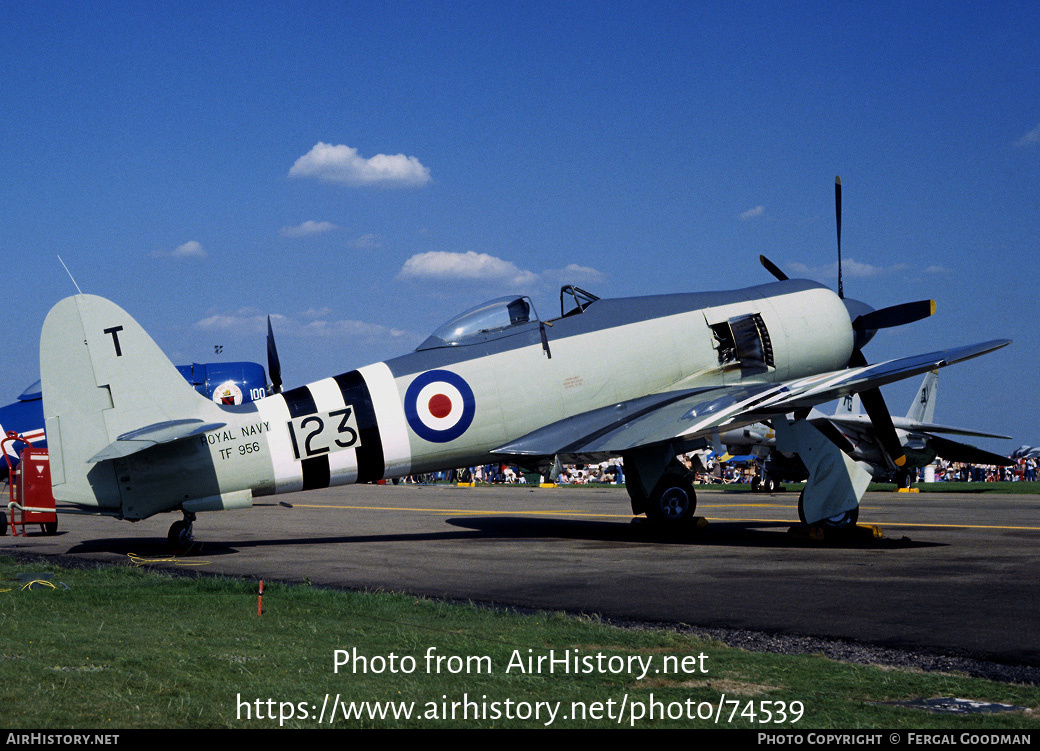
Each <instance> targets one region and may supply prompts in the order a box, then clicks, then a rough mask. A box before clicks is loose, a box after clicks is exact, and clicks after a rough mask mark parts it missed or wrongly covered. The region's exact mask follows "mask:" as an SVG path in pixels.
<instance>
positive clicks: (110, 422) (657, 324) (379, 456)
mask: <svg viewBox="0 0 1040 751" xmlns="http://www.w3.org/2000/svg"><path fill="white" fill-rule="evenodd" d="M839 190H840V188H838V187H836V199H837V201H836V203H837V205H838V206H840V193H839V192H838V191H839ZM839 212H840V209H839ZM839 216H840V213H839ZM839 238H840V230H839ZM839 248H840V242H839ZM839 260H840V252H839ZM762 262H763V265H765V267H766V268H767V269H768V270H769V271H770V272H771V273H772V274H773V275H774V276H775V277H776V278H777V281H776V282H773V283H771V284H763V285H759V286H755V287H750V288H747V289H739V290H732V291H722V292H706V293H691V294H669V295H657V296H650V297H638V298H627V299H613V300H608V299H599V298H597V297H596V296H595V295H590V294H588V293H587V292H584V291H583V290H580V289H578V288H576V287H572V286H565V287H564V288H563V289H562V290H561V309H560V315H559V316H557V317H554V318H550V319H542V318H540V317H539V316H538V315H537V314H536V313H535V309H534V306H533V304H532V303H531V300H530V299H529V298H528V297H526V296H522V295H513V296H508V297H503V298H498V299H496V300H492V301H490V302H488V303H485V304H484V305H480V306H477V307H476V308H473V309H471V310H468V311H466V312H465V313H462V314H461V315H459V316H456V317H455V318H453V319H451V320H450V321H448V322H447V323H446V324H444V325H443V326H441V327H440V328H438V329H437V330H436V331H435V332H434V333H433V334H432V335H431V336H430V337H429V338H428V339H427V340H426V341H424V342H423V343H422V344H421V345H420V346H419V347H418V348H417V349H416V351H414V352H412V353H410V354H407V355H404V356H402V357H398V358H395V359H392V360H388V361H386V362H381V363H376V364H374V365H369V366H366V367H363V368H360V369H358V370H354V371H350V372H347V373H343V374H341V375H337V376H333V377H329V378H326V379H324V380H321V381H318V382H316V383H312V384H309V385H306V386H302V387H299V388H295V389H291V390H289V391H286V392H285V393H282V394H280V395H276V396H272V397H269V398H266V399H262V400H260V401H258V402H250V403H247V404H240V405H233V406H232V405H219V404H215V403H214V402H213V401H211V400H208V399H205V398H203V397H202V396H201V395H199V394H198V393H196V392H195V391H194V390H193V389H191V388H190V386H188V385H187V384H186V383H185V382H184V379H183V378H182V377H181V376H180V375H179V374H178V373H177V371H176V370H175V369H174V367H173V366H172V365H171V364H170V362H169V360H168V359H167V358H166V357H165V355H163V353H162V351H161V350H160V349H159V348H158V347H157V346H156V344H155V343H154V342H153V341H152V339H151V338H150V337H149V336H148V334H147V333H145V331H144V330H143V329H142V328H141V326H140V325H139V324H138V323H137V322H136V321H135V320H134V319H133V318H132V317H131V316H130V315H129V314H128V313H127V312H126V311H124V310H122V309H121V308H119V307H118V306H117V305H115V304H114V303H111V302H109V301H108V300H105V299H102V298H99V297H94V296H90V295H76V296H74V297H69V298H66V299H65V300H62V301H61V302H59V303H58V304H57V305H55V306H54V308H53V309H52V310H51V312H50V313H49V314H48V316H47V319H46V321H45V322H44V325H43V331H42V334H41V340H40V372H41V374H42V379H43V400H44V415H45V420H46V429H47V437H48V440H49V443H50V459H51V471H52V484H53V490H54V496H55V498H56V499H57V500H58V501H59V502H60V503H64V504H73V505H75V506H79V507H84V508H89V509H92V510H94V511H96V512H99V513H104V514H109V515H112V516H114V517H118V518H122V519H130V520H136V519H144V518H146V517H149V516H152V515H154V514H157V513H161V512H165V511H175V510H179V511H181V512H182V514H183V518H182V519H181V520H180V521H178V522H176V523H175V524H173V525H172V527H171V528H170V533H169V538H170V540H171V542H173V543H175V544H178V543H184V542H186V541H187V540H188V539H189V538H190V536H191V532H192V524H193V521H194V520H195V517H196V514H197V513H198V512H201V511H212V510H227V509H235V508H245V507H248V506H250V505H252V502H253V498H254V497H257V496H263V495H270V494H274V493H285V492H291V491H299V490H308V489H312V488H324V487H328V486H330V485H343V484H349V483H355V482H370V481H375V480H379V479H382V478H393V477H402V476H406V475H410V474H417V473H423V472H433V471H438V470H443V469H451V468H456V467H463V466H472V465H476V464H484V463H489V462H495V461H506V462H510V463H516V464H519V465H521V466H523V467H528V468H534V469H537V470H538V471H540V472H542V473H551V472H552V467H558V466H559V464H560V463H572V462H590V461H599V460H600V459H602V458H603V457H606V456H616V455H620V456H622V457H623V459H624V467H625V479H626V486H627V488H628V493H629V496H630V499H631V503H632V509H633V512H634V513H637V514H639V513H646V515H647V516H648V517H650V519H651V520H653V521H654V522H656V523H657V524H659V525H661V526H662V527H666V528H681V527H684V526H686V525H687V524H688V523H689V522H690V521H691V520H692V519H693V518H694V511H695V508H696V498H695V495H694V490H693V485H692V481H691V473H690V471H689V470H688V469H687V468H686V467H685V466H684V465H683V464H681V463H680V462H679V461H678V460H677V459H676V455H677V454H679V453H682V452H684V451H688V450H690V449H692V448H696V447H699V446H703V445H705V443H706V441H707V440H709V439H710V437H711V436H712V435H714V434H717V433H718V432H719V431H724V430H727V429H729V428H731V427H739V426H741V425H746V424H751V423H755V422H761V421H763V420H771V421H772V424H773V427H774V429H775V430H776V434H777V438H778V443H777V447H778V449H780V450H782V451H791V452H795V453H798V454H799V455H800V456H801V457H802V459H803V461H804V462H805V463H806V465H807V466H808V469H809V482H808V483H807V485H806V488H805V490H804V491H803V493H802V496H801V498H800V501H799V508H800V513H801V516H802V517H803V519H804V520H805V521H806V522H808V523H810V524H820V525H826V526H831V527H835V528H842V527H846V526H848V525H851V524H854V523H855V520H856V518H857V516H858V512H859V500H860V498H861V497H862V495H863V493H864V492H865V490H866V487H867V485H868V484H869V481H870V474H869V472H868V471H867V470H866V469H865V468H864V467H863V466H862V465H861V464H859V463H856V462H855V461H853V460H852V459H851V458H849V457H848V456H847V455H846V454H845V453H843V452H842V451H841V450H839V449H838V447H837V446H836V445H835V444H834V443H832V442H831V441H830V440H828V438H827V437H826V436H825V435H824V434H823V433H821V432H820V431H819V430H818V429H817V428H815V427H814V426H813V425H812V424H811V423H809V422H808V421H807V420H806V419H805V418H806V417H807V416H808V413H809V410H810V408H811V407H813V406H814V405H817V404H822V403H824V402H828V401H832V400H834V399H838V398H842V397H845V396H847V395H850V394H855V393H859V394H861V396H862V398H863V403H864V406H865V407H866V410H867V414H868V415H869V416H870V420H871V421H872V422H873V423H874V425H875V428H876V430H877V432H878V437H879V445H880V447H881V450H883V451H884V452H885V453H886V454H887V456H888V457H889V458H890V459H891V460H892V461H893V462H894V463H895V464H896V466H902V465H903V464H905V462H906V458H905V457H904V456H903V453H902V447H901V445H900V443H899V440H898V437H897V435H896V431H895V428H894V427H893V425H892V420H891V416H890V415H889V414H888V409H887V407H886V406H885V403H884V399H883V397H882V396H881V391H880V387H881V386H883V385H885V384H887V383H891V382H894V381H897V380H900V379H903V378H908V377H911V376H914V375H919V374H922V373H925V372H927V371H929V370H932V369H935V368H940V367H944V366H946V365H951V364H953V363H956V362H960V361H962V360H966V359H968V358H972V357H977V356H979V355H982V354H985V353H987V352H991V351H993V350H995V349H998V348H1000V347H1003V346H1005V345H1006V344H1008V341H1007V340H996V341H990V342H985V343H982V344H975V345H970V346H964V347H956V348H952V349H948V350H944V351H940V352H932V353H929V354H924V355H916V356H911V357H904V358H900V359H896V360H890V361H888V362H884V363H879V364H876V365H868V364H867V362H866V359H865V357H864V355H863V353H862V349H863V347H864V346H865V345H866V344H867V343H868V342H869V340H870V338H871V337H872V336H873V334H874V333H875V331H876V330H877V329H880V328H887V327H892V326H899V325H902V324H905V323H910V322H912V321H916V320H919V319H920V318H923V317H925V316H927V315H930V314H931V313H932V312H934V309H935V304H934V302H932V301H930V300H923V301H919V302H914V303H906V304H903V305H895V306H891V307H888V308H883V309H880V310H874V309H872V308H871V307H870V306H868V305H867V304H865V303H862V302H858V301H855V300H851V299H845V298H844V292H843V289H842V286H841V275H840V265H839V287H838V294H835V293H834V292H833V291H831V290H830V289H828V288H826V287H825V286H823V285H821V284H818V283H816V282H812V281H808V280H798V279H789V278H788V277H787V276H786V275H785V274H783V272H781V271H780V270H779V269H778V268H777V267H776V266H775V265H774V264H773V263H771V262H770V261H768V260H766V259H764V258H763V259H762ZM84 344H85V345H86V346H84ZM146 397H147V398H146Z"/></svg>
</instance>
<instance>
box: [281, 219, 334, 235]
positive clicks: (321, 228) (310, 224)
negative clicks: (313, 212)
mask: <svg viewBox="0 0 1040 751" xmlns="http://www.w3.org/2000/svg"><path fill="white" fill-rule="evenodd" d="M334 229H339V227H337V226H336V225H335V224H333V223H332V222H315V221H313V220H311V219H308V220H307V221H306V222H304V223H303V224H297V225H296V226H295V227H282V229H281V230H280V231H279V234H281V236H282V237H310V236H311V235H320V234H323V233H325V232H332V230H334Z"/></svg>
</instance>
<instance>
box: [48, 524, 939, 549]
mask: <svg viewBox="0 0 1040 751" xmlns="http://www.w3.org/2000/svg"><path fill="white" fill-rule="evenodd" d="M444 522H445V524H447V525H450V526H451V527H453V528H454V529H453V530H451V531H444V532H418V533H416V532H408V533H397V534H394V533H388V534H371V535H356V534H355V535H335V536H332V535H326V536H320V537H303V536H301V537H280V538H264V539H249V540H235V541H224V540H220V539H218V537H219V531H217V530H214V529H210V530H208V532H209V534H208V535H207V537H206V538H201V539H199V540H198V541H196V542H195V543H194V544H193V545H192V547H191V548H190V549H189V550H187V551H181V554H186V555H206V556H217V555H233V554H235V553H237V552H238V551H240V550H243V549H247V548H262V547H281V546H292V545H358V544H372V543H380V542H436V541H442V542H443V541H450V540H509V539H523V538H533V539H540V540H548V539H560V540H578V541H585V542H599V543H606V544H633V545H639V544H651V545H667V546H677V545H678V546H691V545H692V546H712V547H717V546H724V547H734V548H793V549H799V548H828V549H833V548H839V549H850V550H852V549H855V550H860V549H863V550H909V549H917V548H929V547H944V546H945V543H935V542H927V541H917V540H911V539H909V538H907V537H901V538H888V537H882V538H880V539H870V538H867V539H844V540H834V541H820V542H816V541H812V540H807V539H800V538H798V537H796V536H793V535H791V534H789V533H788V529H789V527H790V525H789V524H788V523H785V522H712V523H710V524H709V525H708V527H707V528H705V529H702V530H696V531H691V532H690V533H687V534H683V535H675V534H663V533H661V532H660V531H659V530H656V529H655V528H654V527H653V526H652V525H650V524H648V523H646V522H645V520H642V519H635V520H633V521H632V522H628V523H619V522H601V521H588V520H584V519H559V518H537V517H534V518H532V517H528V516H500V515H494V516H461V517H454V518H446V519H444ZM68 552H69V554H70V555H85V554H92V553H114V554H122V555H130V554H135V555H142V556H155V555H163V554H169V550H168V548H167V547H166V540H165V539H164V538H146V537H110V538H102V539H96V540H89V541H85V542H82V543H80V544H78V545H76V546H74V547H72V548H70V549H69V551H68Z"/></svg>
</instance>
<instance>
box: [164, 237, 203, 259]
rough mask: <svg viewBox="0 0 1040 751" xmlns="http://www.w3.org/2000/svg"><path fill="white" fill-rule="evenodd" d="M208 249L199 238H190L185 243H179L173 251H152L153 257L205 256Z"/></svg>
mask: <svg viewBox="0 0 1040 751" xmlns="http://www.w3.org/2000/svg"><path fill="white" fill-rule="evenodd" d="M205 257H206V249H205V248H203V247H202V243H200V242H199V241H198V240H189V241H188V242H186V243H184V244H183V245H178V246H177V247H176V248H174V249H173V250H171V251H165V250H156V251H153V252H152V258H205Z"/></svg>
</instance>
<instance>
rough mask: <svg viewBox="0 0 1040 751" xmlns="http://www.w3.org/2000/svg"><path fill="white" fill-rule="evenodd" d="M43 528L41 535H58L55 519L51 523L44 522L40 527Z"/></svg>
mask: <svg viewBox="0 0 1040 751" xmlns="http://www.w3.org/2000/svg"><path fill="white" fill-rule="evenodd" d="M40 526H41V527H43V533H44V534H45V535H56V534H58V520H57V519H55V520H54V521H52V522H44V523H43V524H41V525H40Z"/></svg>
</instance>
